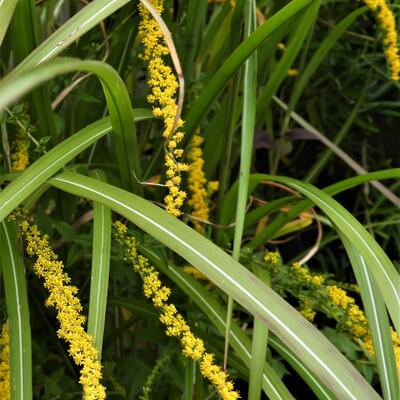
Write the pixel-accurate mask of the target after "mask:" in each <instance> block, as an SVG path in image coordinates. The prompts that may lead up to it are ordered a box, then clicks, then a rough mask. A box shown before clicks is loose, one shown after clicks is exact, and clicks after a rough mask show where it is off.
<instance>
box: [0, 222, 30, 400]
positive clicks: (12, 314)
mask: <svg viewBox="0 0 400 400" xmlns="http://www.w3.org/2000/svg"><path fill="white" fill-rule="evenodd" d="M0 262H1V267H2V271H3V278H4V286H5V294H6V303H7V314H8V320H9V327H10V331H9V334H10V364H11V365H10V395H11V400H20V399H24V400H30V399H32V356H31V349H32V346H31V328H30V323H29V306H28V293H27V289H26V279H25V268H24V262H23V259H22V255H21V252H20V247H19V243H18V239H17V228H16V225H15V223H12V222H6V221H4V222H1V223H0Z"/></svg>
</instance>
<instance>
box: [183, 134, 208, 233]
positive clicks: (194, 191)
mask: <svg viewBox="0 0 400 400" xmlns="http://www.w3.org/2000/svg"><path fill="white" fill-rule="evenodd" d="M203 141H204V139H203V138H202V137H201V136H200V135H199V134H198V133H196V134H195V135H193V138H192V140H191V149H190V151H189V153H188V159H189V160H190V162H191V163H190V166H189V176H188V188H189V191H190V193H191V194H190V199H189V201H188V205H189V206H191V207H192V209H193V211H192V215H193V216H194V217H196V218H199V219H201V220H204V221H208V219H209V214H210V208H209V197H208V192H207V190H206V185H207V179H206V177H205V173H204V170H203V166H204V159H203V151H202V149H201V144H202V143H203ZM193 226H194V229H196V231H198V232H200V233H202V232H204V227H203V224H202V223H201V222H199V221H193Z"/></svg>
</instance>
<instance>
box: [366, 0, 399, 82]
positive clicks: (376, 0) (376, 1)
mask: <svg viewBox="0 0 400 400" xmlns="http://www.w3.org/2000/svg"><path fill="white" fill-rule="evenodd" d="M364 2H365V4H366V5H367V6H368V7H369V8H370V9H371V10H372V11H374V12H375V13H376V14H377V19H378V23H379V25H380V27H381V29H382V30H383V32H384V35H385V38H384V40H383V42H384V44H385V46H386V51H385V54H386V59H387V61H388V64H389V66H390V71H391V79H393V80H394V81H397V80H399V79H400V54H399V47H398V45H397V30H396V20H395V17H394V15H393V12H392V11H391V10H390V8H389V6H388V5H387V2H386V1H385V0H364Z"/></svg>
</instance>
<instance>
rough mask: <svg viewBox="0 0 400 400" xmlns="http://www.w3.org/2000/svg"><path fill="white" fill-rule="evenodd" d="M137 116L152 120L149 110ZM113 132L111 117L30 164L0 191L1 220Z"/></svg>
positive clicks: (136, 119)
mask: <svg viewBox="0 0 400 400" xmlns="http://www.w3.org/2000/svg"><path fill="white" fill-rule="evenodd" d="M133 115H134V118H135V121H142V120H145V119H149V118H152V114H151V112H149V111H148V110H145V109H133ZM111 130H112V126H111V121H110V118H109V117H107V118H104V119H101V120H99V121H97V122H95V123H93V124H91V125H89V126H87V127H86V128H84V129H82V130H81V131H79V132H77V133H75V134H74V135H72V136H71V137H69V138H68V139H66V140H64V141H63V142H62V143H60V144H58V145H57V146H55V147H54V148H53V149H51V150H50V151H49V152H48V153H47V154H45V155H44V156H42V157H40V158H39V159H38V160H37V161H35V162H34V163H33V164H32V165H30V166H29V167H28V168H27V169H26V170H25V171H24V172H23V173H22V174H20V175H19V176H18V177H17V178H16V179H15V180H14V181H13V182H12V183H10V184H9V185H8V186H7V187H6V188H5V189H4V190H2V191H0V221H2V220H3V219H4V218H5V217H6V216H7V215H8V214H9V213H10V212H11V211H12V210H14V209H15V208H16V207H18V206H19V205H20V204H21V203H22V202H23V201H24V200H25V199H26V198H27V197H28V196H29V195H31V194H32V193H33V192H34V191H35V190H36V189H37V188H38V187H39V186H41V185H43V184H44V183H45V182H46V181H47V180H48V179H49V178H50V177H51V176H52V175H54V174H55V173H56V172H57V171H59V170H60V169H61V168H63V167H64V166H65V165H66V164H67V163H68V162H70V161H71V160H73V159H74V157H76V156H77V155H78V154H80V153H81V152H82V151H84V150H86V149H87V148H88V147H89V146H91V145H92V144H93V143H95V142H96V141H97V140H98V139H100V138H102V137H103V136H104V135H106V134H107V133H110V132H111Z"/></svg>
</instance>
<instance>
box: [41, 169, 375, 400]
mask: <svg viewBox="0 0 400 400" xmlns="http://www.w3.org/2000/svg"><path fill="white" fill-rule="evenodd" d="M49 183H50V184H51V185H53V186H55V187H57V188H59V189H61V190H65V191H67V192H69V193H72V194H75V195H77V196H81V197H85V198H88V199H91V200H93V201H98V202H101V203H103V204H105V205H107V206H108V207H110V208H111V209H113V210H114V211H116V212H118V213H119V214H121V215H122V216H124V217H126V218H127V219H129V220H130V221H131V222H133V223H134V224H136V225H137V226H138V227H139V228H141V229H143V230H144V231H145V232H147V233H148V234H149V235H151V236H153V237H154V238H155V239H156V240H159V241H160V242H162V243H163V244H165V245H166V246H168V247H169V248H171V249H172V250H173V251H175V252H176V253H177V254H179V255H180V256H182V257H183V258H184V259H186V260H187V261H188V262H190V263H191V264H192V265H194V266H196V267H197V268H198V269H199V270H200V271H201V272H203V273H204V274H205V275H206V276H207V277H208V278H209V279H210V280H211V281H213V282H214V283H215V284H216V285H218V286H219V287H220V288H221V289H222V290H224V291H225V292H226V293H228V294H229V295H231V296H232V297H233V298H234V299H235V301H237V302H238V303H239V304H241V305H242V306H243V307H245V308H246V309H247V310H248V311H249V312H251V313H252V314H254V316H256V317H258V318H259V319H260V320H261V321H262V322H263V323H264V324H265V325H266V326H267V327H268V328H269V329H271V331H273V332H274V333H275V334H276V335H277V336H278V337H280V338H281V339H282V340H283V341H284V342H285V344H286V345H287V346H288V347H289V348H290V349H291V350H292V351H294V352H295V353H296V354H297V355H298V356H299V358H300V359H301V360H302V361H303V362H304V363H305V364H306V365H307V366H308V367H309V368H310V370H311V371H313V372H314V373H315V374H316V375H317V376H318V377H319V378H320V379H321V381H322V382H324V384H325V385H326V386H327V387H328V388H329V389H330V390H332V392H333V393H334V394H335V395H336V396H337V397H338V398H340V399H343V400H346V399H352V400H359V399H371V400H374V399H379V396H378V394H377V393H376V392H375V391H374V390H373V388H372V387H371V386H370V385H369V384H368V383H367V382H366V381H365V380H364V378H362V376H361V375H360V374H359V373H358V371H357V370H356V369H355V368H354V367H353V366H352V365H351V364H350V362H349V361H347V360H346V358H345V357H344V356H342V355H341V354H340V353H339V351H338V350H337V349H336V348H335V347H334V346H333V345H332V344H331V343H330V342H329V341H328V340H327V339H326V338H324V336H323V335H322V334H321V333H320V332H319V331H318V330H317V329H316V328H315V327H314V326H313V325H312V324H311V323H309V322H308V321H307V320H306V319H305V318H303V317H302V316H301V315H300V314H299V313H298V312H297V311H296V310H295V309H294V308H292V307H291V306H290V305H289V304H288V303H287V302H286V301H284V300H283V299H282V298H281V297H279V296H278V295H277V294H276V293H275V292H274V291H273V290H272V289H270V288H269V287H268V286H266V285H265V284H263V283H262V282H261V281H260V280H259V279H257V278H256V277H255V276H254V275H253V274H251V273H250V272H249V271H248V270H247V269H246V268H244V267H243V266H241V265H240V264H239V263H238V262H236V261H235V260H233V259H232V258H231V257H230V256H229V255H227V254H226V253H225V252H224V251H222V250H221V249H220V248H219V247H218V246H216V245H214V244H213V243H212V242H210V241H209V240H207V239H206V238H204V237H203V236H202V235H200V234H199V233H197V232H195V231H194V230H193V229H191V228H190V227H188V226H187V225H185V224H184V223H183V222H182V221H179V220H177V219H176V218H173V217H172V216H170V215H168V214H167V213H166V212H165V211H164V210H161V209H160V208H158V207H157V206H155V205H154V204H152V203H151V202H149V201H147V200H145V199H142V198H140V197H138V196H136V195H134V194H131V193H128V192H126V191H124V190H122V189H120V188H117V187H114V186H112V185H109V184H106V183H104V182H100V181H96V180H94V179H91V178H88V177H85V176H81V175H79V174H74V173H62V174H60V175H58V176H57V177H55V178H53V179H51V180H50V181H49Z"/></svg>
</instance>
